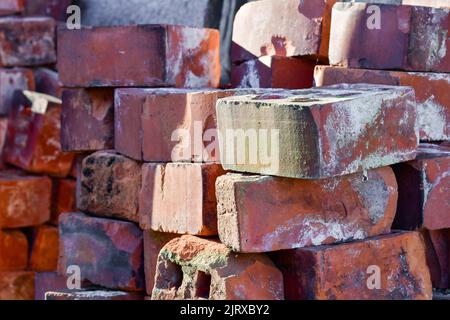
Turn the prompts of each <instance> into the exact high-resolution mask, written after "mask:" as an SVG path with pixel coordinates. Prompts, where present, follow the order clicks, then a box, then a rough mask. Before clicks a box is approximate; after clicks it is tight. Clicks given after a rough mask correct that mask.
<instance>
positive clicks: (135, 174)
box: [76, 151, 141, 222]
mask: <svg viewBox="0 0 450 320" xmlns="http://www.w3.org/2000/svg"><path fill="white" fill-rule="evenodd" d="M140 187H141V165H140V164H139V163H138V162H136V161H134V160H131V159H128V158H126V157H124V156H122V155H119V154H117V153H114V152H112V151H99V152H96V153H94V154H92V155H90V156H88V157H86V158H84V160H83V164H82V167H81V171H80V174H79V177H78V179H77V197H76V198H77V208H78V209H80V210H82V211H87V212H91V213H93V214H96V215H101V216H107V217H114V218H120V219H125V220H130V221H134V222H139V215H138V204H139V190H140Z"/></svg>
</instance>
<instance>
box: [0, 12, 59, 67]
mask: <svg viewBox="0 0 450 320" xmlns="http://www.w3.org/2000/svg"><path fill="white" fill-rule="evenodd" d="M55 62H56V52H55V21H54V20H53V19H51V18H45V17H32V18H16V17H7V18H0V65H2V66H5V67H25V66H38V65H46V64H51V63H55Z"/></svg>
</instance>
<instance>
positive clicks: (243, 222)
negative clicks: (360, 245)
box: [216, 167, 397, 252]
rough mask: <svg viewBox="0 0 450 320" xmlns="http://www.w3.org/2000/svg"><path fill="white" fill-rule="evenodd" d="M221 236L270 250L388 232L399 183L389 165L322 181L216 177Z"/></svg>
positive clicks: (241, 248) (244, 248) (243, 248)
mask: <svg viewBox="0 0 450 320" xmlns="http://www.w3.org/2000/svg"><path fill="white" fill-rule="evenodd" d="M216 192H217V201H218V208H217V211H218V226H219V236H220V239H221V241H222V242H223V243H224V244H226V245H227V246H229V247H230V248H232V249H233V250H235V251H238V252H269V251H276V250H282V249H291V248H301V247H307V246H317V245H322V244H330V243H335V242H341V241H348V240H353V239H365V238H367V237H372V236H376V235H379V234H383V233H388V232H389V231H390V228H391V225H392V221H393V220H394V216H395V210H396V205H397V183H396V181H395V176H394V173H393V172H392V170H391V169H390V168H389V167H385V168H380V169H376V170H371V171H369V172H368V173H367V181H364V177H363V174H353V175H348V176H344V177H338V178H330V179H325V180H299V179H286V178H276V177H269V176H249V175H242V174H228V175H225V176H222V177H219V178H218V179H217V186H216Z"/></svg>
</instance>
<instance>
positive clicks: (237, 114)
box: [217, 84, 418, 179]
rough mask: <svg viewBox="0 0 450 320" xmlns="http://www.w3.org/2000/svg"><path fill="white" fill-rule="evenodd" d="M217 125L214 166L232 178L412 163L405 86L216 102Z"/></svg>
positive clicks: (414, 139)
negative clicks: (230, 172)
mask: <svg viewBox="0 0 450 320" xmlns="http://www.w3.org/2000/svg"><path fill="white" fill-rule="evenodd" d="M217 119H218V120H217V122H218V132H219V136H221V137H222V143H221V144H220V157H221V163H222V165H223V166H224V168H225V169H226V170H233V171H240V172H252V173H257V174H267V175H275V176H283V177H289V178H301V179H319V178H329V177H333V176H340V175H346V174H351V173H354V172H359V171H363V170H365V169H366V170H367V169H372V168H377V167H383V166H386V165H390V164H393V163H398V162H402V161H408V160H412V159H414V158H415V155H416V149H417V145H418V128H417V126H416V104H415V98H414V91H413V90H412V89H411V88H407V87H394V86H380V85H369V84H358V85H356V84H353V85H347V84H341V85H336V86H329V87H322V88H314V89H310V90H308V89H304V90H294V91H288V90H286V91H279V92H276V93H270V94H262V95H247V96H241V97H230V98H225V99H220V100H219V101H218V103H217ZM239 136H241V138H243V139H245V138H248V139H246V140H247V143H245V144H243V143H242V141H244V142H245V141H246V140H243V139H239ZM236 137H238V138H236ZM235 149H237V150H238V151H239V153H237V152H235Z"/></svg>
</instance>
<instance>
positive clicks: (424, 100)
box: [315, 66, 450, 141]
mask: <svg viewBox="0 0 450 320" xmlns="http://www.w3.org/2000/svg"><path fill="white" fill-rule="evenodd" d="M315 83H316V86H319V87H320V86H328V85H333V84H338V83H373V84H384V85H400V86H406V87H412V88H414V90H415V93H416V101H417V117H418V120H419V129H420V140H422V141H440V140H446V139H450V74H446V73H426V72H422V73H421V72H401V71H387V70H386V71H384V70H368V69H348V68H340V67H331V66H317V67H316V70H315Z"/></svg>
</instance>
